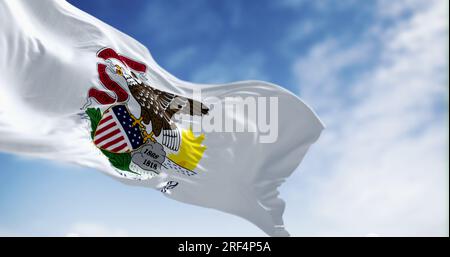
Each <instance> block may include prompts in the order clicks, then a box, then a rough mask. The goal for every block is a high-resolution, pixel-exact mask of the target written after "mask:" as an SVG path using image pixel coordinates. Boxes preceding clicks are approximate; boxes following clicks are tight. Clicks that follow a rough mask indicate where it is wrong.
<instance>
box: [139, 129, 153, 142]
mask: <svg viewBox="0 0 450 257" xmlns="http://www.w3.org/2000/svg"><path fill="white" fill-rule="evenodd" d="M142 134H143V135H144V139H143V140H144V143H145V142H147V141H148V140H149V139H150V140H151V141H152V142H153V143H155V142H156V139H155V138H154V137H153V131H152V132H150V134H147V131H143V132H142Z"/></svg>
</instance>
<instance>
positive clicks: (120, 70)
mask: <svg viewBox="0 0 450 257" xmlns="http://www.w3.org/2000/svg"><path fill="white" fill-rule="evenodd" d="M115 67H116V73H117V74H119V75H120V76H123V71H122V67H120V66H119V65H117V64H116V66H115Z"/></svg>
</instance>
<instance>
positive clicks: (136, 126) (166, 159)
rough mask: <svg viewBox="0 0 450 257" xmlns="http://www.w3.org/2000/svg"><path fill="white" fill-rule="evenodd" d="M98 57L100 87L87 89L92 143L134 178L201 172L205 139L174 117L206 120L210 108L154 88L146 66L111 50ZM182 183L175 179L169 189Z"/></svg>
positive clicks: (99, 54)
mask: <svg viewBox="0 0 450 257" xmlns="http://www.w3.org/2000/svg"><path fill="white" fill-rule="evenodd" d="M97 57H98V58H99V59H100V60H101V62H99V63H97V72H98V78H99V84H100V86H101V88H97V87H91V88H90V89H89V90H88V92H87V104H86V105H85V106H84V107H83V110H84V111H85V114H86V116H87V118H88V119H89V122H90V127H91V138H92V141H93V143H94V144H95V146H96V147H98V148H99V149H100V151H101V152H102V153H103V154H104V155H105V156H106V157H107V158H108V159H109V161H110V163H111V165H112V166H113V167H114V168H115V169H116V171H117V172H118V173H120V174H121V175H122V176H125V177H130V178H133V179H148V178H151V177H153V176H157V175H158V174H160V173H163V172H165V171H169V170H170V171H175V172H178V173H180V174H183V175H186V176H192V175H195V174H197V172H196V171H195V169H196V167H197V165H198V163H199V162H200V160H201V159H202V157H203V153H204V152H205V150H206V146H205V145H203V144H202V142H203V140H204V138H205V135H204V134H200V135H198V136H196V135H195V134H194V133H193V131H192V130H191V129H183V128H180V127H178V126H177V124H176V122H175V121H174V120H173V117H174V115H176V114H185V115H190V116H203V115H207V114H208V112H209V108H208V107H207V106H205V105H204V104H203V103H201V102H199V101H196V100H193V99H190V98H187V97H184V96H180V95H177V94H173V93H170V92H165V91H162V90H159V89H157V88H155V87H152V86H151V83H150V82H149V80H148V79H147V75H146V72H147V66H146V65H145V64H143V63H141V62H138V61H136V60H133V59H131V58H129V57H126V56H124V55H121V54H119V53H117V52H116V51H115V50H113V49H111V48H103V49H101V50H99V51H98V52H97ZM94 102H95V104H94ZM132 104H134V105H133V106H134V107H136V108H134V110H131V108H130V105H132ZM94 105H95V107H93V106H94ZM177 184H178V182H174V181H172V184H171V185H170V186H171V187H174V186H176V185H177Z"/></svg>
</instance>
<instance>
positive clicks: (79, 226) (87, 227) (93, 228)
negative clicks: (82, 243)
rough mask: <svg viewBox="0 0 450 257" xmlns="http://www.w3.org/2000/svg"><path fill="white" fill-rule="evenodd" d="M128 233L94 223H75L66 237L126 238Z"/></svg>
mask: <svg viewBox="0 0 450 257" xmlns="http://www.w3.org/2000/svg"><path fill="white" fill-rule="evenodd" d="M127 235H128V233H127V232H125V231H124V230H122V229H116V228H110V227H106V226H104V225H100V224H94V223H84V222H80V223H76V224H74V225H72V227H71V228H70V229H69V232H68V233H66V236H68V237H118V236H119V237H120V236H127Z"/></svg>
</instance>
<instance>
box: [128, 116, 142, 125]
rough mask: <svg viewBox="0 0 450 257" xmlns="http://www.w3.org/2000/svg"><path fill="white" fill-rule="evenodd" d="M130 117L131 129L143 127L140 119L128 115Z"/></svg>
mask: <svg viewBox="0 0 450 257" xmlns="http://www.w3.org/2000/svg"><path fill="white" fill-rule="evenodd" d="M130 117H131V118H132V119H133V124H132V125H131V126H132V127H134V126H135V125H139V127H141V128H143V127H144V124H142V117H140V118H139V119H137V118H136V117H134V116H133V115H132V114H130Z"/></svg>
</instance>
